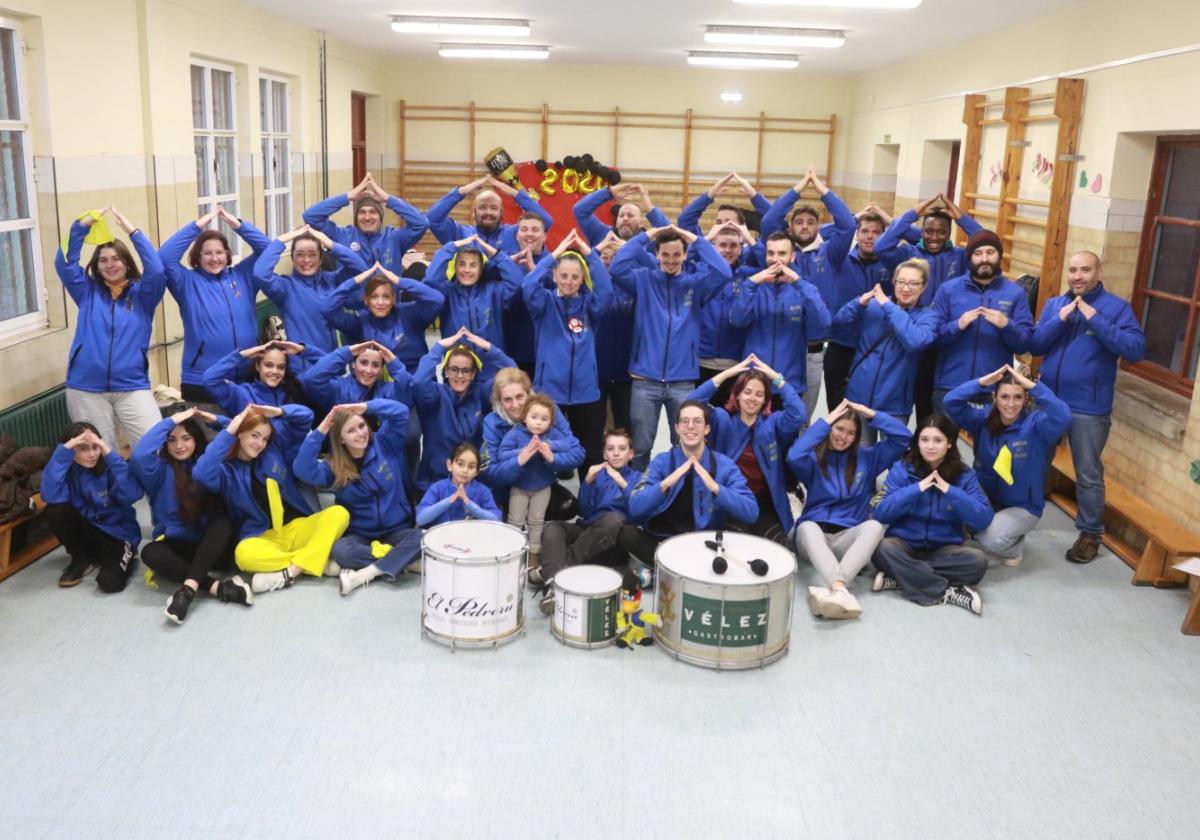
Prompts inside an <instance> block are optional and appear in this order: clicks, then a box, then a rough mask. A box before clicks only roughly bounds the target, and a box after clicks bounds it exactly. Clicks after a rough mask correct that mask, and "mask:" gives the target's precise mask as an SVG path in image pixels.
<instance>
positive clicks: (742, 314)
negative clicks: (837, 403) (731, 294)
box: [730, 233, 830, 394]
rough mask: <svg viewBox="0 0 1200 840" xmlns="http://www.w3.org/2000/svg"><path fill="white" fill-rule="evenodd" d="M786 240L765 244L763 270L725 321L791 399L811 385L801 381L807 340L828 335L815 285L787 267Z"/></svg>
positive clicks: (775, 237) (780, 236)
mask: <svg viewBox="0 0 1200 840" xmlns="http://www.w3.org/2000/svg"><path fill="white" fill-rule="evenodd" d="M792 257H793V245H792V239H791V237H790V236H788V235H787V234H786V233H772V234H771V235H770V236H769V237H768V238H767V245H766V262H767V267H766V268H764V269H763V270H762V271H758V272H755V273H754V274H752V275H750V277H748V278H747V282H745V283H743V284H742V285H741V291H740V293H739V294H738V295H737V296H736V297H735V298H734V302H733V310H732V312H731V313H730V320H731V321H732V323H733V325H734V326H736V327H742V328H743V329H745V330H746V343H745V349H746V352H747V353H753V354H754V355H755V356H756V357H758V358H760V359H762V360H763V361H764V362H766V363H767V364H769V365H771V366H772V367H773V368H775V369H776V370H778V371H780V373H781V374H782V375H783V378H784V379H786V380H787V383H788V385H790V386H791V387H792V388H794V389H795V391H796V393H797V394H803V393H804V392H805V391H807V390H808V389H809V387H815V386H817V383H815V382H814V383H809V382H808V381H807V378H808V373H807V368H808V357H807V350H808V344H809V341H808V337H809V335H810V334H817V335H820V334H822V333H824V332H825V331H827V330H828V329H829V319H830V314H829V309H827V308H826V306H825V301H824V299H823V298H822V297H821V293H820V291H819V290H818V289H817V287H816V286H815V285H813V284H812V283H810V282H808V281H807V280H805V279H803V278H802V277H801V276H800V275H799V274H797V273H796V270H795V269H794V268H793V267H792V265H791V262H792Z"/></svg>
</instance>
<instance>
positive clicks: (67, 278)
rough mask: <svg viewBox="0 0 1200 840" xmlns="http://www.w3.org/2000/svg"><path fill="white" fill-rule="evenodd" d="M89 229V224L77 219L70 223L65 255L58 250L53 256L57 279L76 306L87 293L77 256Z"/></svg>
mask: <svg viewBox="0 0 1200 840" xmlns="http://www.w3.org/2000/svg"><path fill="white" fill-rule="evenodd" d="M89 218H90V217H89ZM90 227H91V225H90V224H84V223H83V222H82V221H80V220H78V219H77V220H76V221H74V222H72V223H71V232H70V234H68V237H67V253H66V254H64V253H63V250H62V248H59V249H58V253H57V254H55V255H54V268H55V270H56V271H57V272H58V279H60V280H62V284H63V288H65V289H66V290H67V294H69V295H70V296H71V300H73V301H75V303H76V304H80V303H82V301H83V297H84V294H85V293H86V291H87V283H88V280H87V273H86V272H85V271H84V270H83V266H82V265H80V264H79V255H80V252H81V251H83V240H84V239H85V238H87V234H88V229H89V228H90Z"/></svg>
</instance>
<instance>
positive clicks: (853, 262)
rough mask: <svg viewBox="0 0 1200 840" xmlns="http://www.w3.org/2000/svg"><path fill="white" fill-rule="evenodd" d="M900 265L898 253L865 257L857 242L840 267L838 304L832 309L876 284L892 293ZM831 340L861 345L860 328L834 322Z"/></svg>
mask: <svg viewBox="0 0 1200 840" xmlns="http://www.w3.org/2000/svg"><path fill="white" fill-rule="evenodd" d="M895 266H896V260H895V257H894V256H893V257H891V258H887V257H878V256H876V257H874V258H872V259H864V258H863V256H862V254H860V253H859V250H858V248H857V246H856V247H855V248H854V249H853V250H852V251H851V252H850V253H849V255H847V257H846V258H845V259H844V260H843V261H842V263H841V265H840V266H839V267H838V269H837V293H836V295H835V298H834V306H832V307H830V309H829V311H830V312H839V311H840V310H841V308H842V307H843V306H845V305H846V304H847V303H849V302H850V301H852V300H855V299H856V298H859V297H861V296H862V295H863V294H865V293H866V292H869V291H871V290H872V289H874V288H875V286H876V284H878V285H880V286H882V287H883V291H884V292H885V293H886V294H887V295H888V296H889V297H890V296H891V294H892V269H893V268H895ZM830 339H831V341H832V342H833V343H834V344H840V345H841V346H843V347H850V348H853V347H856V346H857V345H858V330H857V329H856V326H855V325H854V324H845V323H842V324H839V323H835V324H834V325H833V330H832V335H831V336H830Z"/></svg>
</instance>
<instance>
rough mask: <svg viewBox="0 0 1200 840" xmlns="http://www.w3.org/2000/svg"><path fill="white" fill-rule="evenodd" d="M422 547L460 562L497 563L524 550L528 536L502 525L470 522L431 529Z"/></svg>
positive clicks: (447, 523) (445, 524)
mask: <svg viewBox="0 0 1200 840" xmlns="http://www.w3.org/2000/svg"><path fill="white" fill-rule="evenodd" d="M421 547H422V548H423V549H424V550H425V551H428V552H431V553H432V554H434V555H438V556H441V557H446V558H451V559H453V560H456V561H459V562H461V561H464V560H466V561H470V560H473V559H479V560H494V559H495V558H497V557H508V556H509V555H512V554H516V553H517V552H519V551H522V550H524V548H525V535H524V534H523V533H521V531H520V529H518V528H514V527H513V526H511V525H505V524H504V523H503V522H489V521H487V520H481V519H470V520H467V521H465V522H446V523H443V524H441V525H438V526H436V527H434V528H430V529H429V530H428V531H427V532H426V533H425V537H424V538H423V539H422V540H421Z"/></svg>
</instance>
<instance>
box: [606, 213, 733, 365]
mask: <svg viewBox="0 0 1200 840" xmlns="http://www.w3.org/2000/svg"><path fill="white" fill-rule="evenodd" d="M647 241H649V237H647V236H646V234H645V233H644V232H643V233H639V234H638V235H637V236H635V237H634V238H633V239H631V240H629V241H628V242H626V243H625V244H624V245H623V246H622V247H621V250H619V251H617V255H616V256H615V257H613V261H612V265H611V266H610V269H609V270H610V273H611V274H612V279H613V283H615V284H616V285H617V286H618V287H620V288H621V289H624V290H625V292H626V293H627V294H630V295H632V296H633V297H634V298H635V299H636V301H637V303H636V307H635V310H634V347H633V352H632V353H631V354H630V355H631V359H630V363H629V372H630V373H631V374H633V375H635V376H640V377H642V378H644V379H651V380H654V381H657V382H683V381H689V380H694V379H696V377H697V376H699V375H700V356H699V350H700V310H701V308H702V307H703V306H704V305H705V304H706V303H707V302H708V301H709V300H711V299H712V298H714V297H716V296H717V295H718V294H720V293H721V289H722V288H723V287H724V285H725V284H726V283H728V282H729V281H730V280H731V279H732V278H733V272H732V271H730V269H729V264H728V263H727V262H725V260H724V259H722V257H721V255H720V254H718V253H717V250H716V249H715V248H714V247H713V246H712V243H710V242H709V241H708V240H707V239H702V238H701V239H697V240H696V241H695V242H694V243H693V244H692V245H691V249H694V250H695V251H696V252H697V253H698V254H699V256H700V259H699V260H697V261H696V262H690V261H688V262H685V263H684V266H683V269H682V270H681V271H680V272H679V274H675V275H667V274H665V273H663V272H662V271H661V270H660V269H658V268H653V269H650V268H643V267H641V266H640V265H639V264H638V254H639V253H640V252H642V251H644V250H645V248H646V243H647Z"/></svg>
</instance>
